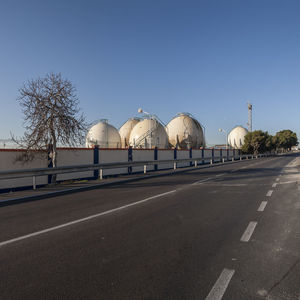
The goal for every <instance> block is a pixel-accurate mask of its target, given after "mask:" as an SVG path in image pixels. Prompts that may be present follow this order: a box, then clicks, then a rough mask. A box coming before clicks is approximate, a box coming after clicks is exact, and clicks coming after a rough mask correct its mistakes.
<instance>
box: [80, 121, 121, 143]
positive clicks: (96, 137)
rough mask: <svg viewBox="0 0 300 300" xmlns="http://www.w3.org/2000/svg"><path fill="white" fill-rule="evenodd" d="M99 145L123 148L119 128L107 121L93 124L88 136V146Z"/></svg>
mask: <svg viewBox="0 0 300 300" xmlns="http://www.w3.org/2000/svg"><path fill="white" fill-rule="evenodd" d="M95 145H98V146H99V147H100V148H121V138H120V134H119V132H118V130H117V129H116V128H115V127H114V126H112V125H110V124H108V123H107V122H99V123H97V124H96V125H94V126H92V128H91V129H90V130H89V132H88V134H87V137H86V147H88V148H91V147H93V146H95Z"/></svg>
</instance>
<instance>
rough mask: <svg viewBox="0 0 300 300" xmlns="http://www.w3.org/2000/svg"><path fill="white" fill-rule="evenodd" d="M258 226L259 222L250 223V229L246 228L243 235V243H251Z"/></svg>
mask: <svg viewBox="0 0 300 300" xmlns="http://www.w3.org/2000/svg"><path fill="white" fill-rule="evenodd" d="M256 225H257V222H250V223H249V225H248V227H247V228H246V230H245V232H244V234H243V235H242V237H241V241H242V242H249V240H250V238H251V236H252V234H253V232H254V229H255V227H256Z"/></svg>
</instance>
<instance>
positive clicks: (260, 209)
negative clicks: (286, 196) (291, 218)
mask: <svg viewBox="0 0 300 300" xmlns="http://www.w3.org/2000/svg"><path fill="white" fill-rule="evenodd" d="M267 203H268V202H267V201H262V202H261V204H260V206H259V208H258V210H257V211H264V209H265V207H266V205H267Z"/></svg>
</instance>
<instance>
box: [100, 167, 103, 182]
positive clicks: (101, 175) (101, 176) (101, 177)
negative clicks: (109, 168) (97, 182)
mask: <svg viewBox="0 0 300 300" xmlns="http://www.w3.org/2000/svg"><path fill="white" fill-rule="evenodd" d="M99 178H100V179H101V180H102V179H103V170H102V169H100V175H99Z"/></svg>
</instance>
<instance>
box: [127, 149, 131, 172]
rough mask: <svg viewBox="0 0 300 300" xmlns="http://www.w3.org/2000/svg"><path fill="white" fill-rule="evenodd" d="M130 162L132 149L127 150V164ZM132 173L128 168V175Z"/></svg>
mask: <svg viewBox="0 0 300 300" xmlns="http://www.w3.org/2000/svg"><path fill="white" fill-rule="evenodd" d="M131 161H132V147H131V146H130V147H129V148H128V162H131ZM131 173H132V167H128V174H131Z"/></svg>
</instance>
